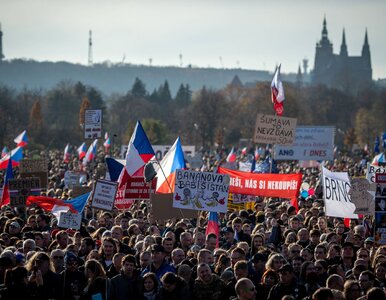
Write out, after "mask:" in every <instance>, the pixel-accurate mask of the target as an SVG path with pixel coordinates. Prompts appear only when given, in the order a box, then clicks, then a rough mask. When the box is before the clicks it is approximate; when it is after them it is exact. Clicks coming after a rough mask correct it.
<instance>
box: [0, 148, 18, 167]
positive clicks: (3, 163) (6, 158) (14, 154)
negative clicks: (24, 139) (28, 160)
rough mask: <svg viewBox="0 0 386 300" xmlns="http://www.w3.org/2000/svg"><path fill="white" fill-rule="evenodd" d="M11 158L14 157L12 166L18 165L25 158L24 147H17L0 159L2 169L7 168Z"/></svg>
mask: <svg viewBox="0 0 386 300" xmlns="http://www.w3.org/2000/svg"><path fill="white" fill-rule="evenodd" d="M10 158H12V167H17V166H18V165H19V161H20V160H21V159H22V158H23V148H22V147H16V148H15V149H13V150H12V151H11V152H9V153H8V154H6V155H5V156H4V157H3V158H2V159H0V169H5V168H7V166H8V161H9V160H10Z"/></svg>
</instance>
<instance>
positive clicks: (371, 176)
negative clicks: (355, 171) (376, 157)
mask: <svg viewBox="0 0 386 300" xmlns="http://www.w3.org/2000/svg"><path fill="white" fill-rule="evenodd" d="M376 174H386V168H385V167H380V166H374V165H371V164H368V165H367V172H366V179H367V180H368V181H369V182H370V183H375V175H376Z"/></svg>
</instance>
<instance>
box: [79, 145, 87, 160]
mask: <svg viewBox="0 0 386 300" xmlns="http://www.w3.org/2000/svg"><path fill="white" fill-rule="evenodd" d="M86 149H87V148H86V143H82V145H80V146H79V148H78V149H76V151H77V152H78V156H79V159H82V158H84V157H85V156H86Z"/></svg>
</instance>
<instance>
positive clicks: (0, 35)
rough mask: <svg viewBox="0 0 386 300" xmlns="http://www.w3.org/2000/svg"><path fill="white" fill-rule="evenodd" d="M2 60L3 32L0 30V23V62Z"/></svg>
mask: <svg viewBox="0 0 386 300" xmlns="http://www.w3.org/2000/svg"><path fill="white" fill-rule="evenodd" d="M3 59H4V53H3V31H2V30H1V23H0V61H2V60H3Z"/></svg>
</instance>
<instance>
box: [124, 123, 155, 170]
mask: <svg viewBox="0 0 386 300" xmlns="http://www.w3.org/2000/svg"><path fill="white" fill-rule="evenodd" d="M154 155H155V153H154V150H153V147H152V146H151V144H150V141H149V139H148V138H147V135H146V133H145V131H144V130H143V127H142V125H141V122H140V121H137V124H136V125H135V128H134V132H133V135H132V136H131V138H130V141H129V145H128V147H127V153H126V171H127V173H128V174H129V175H130V176H143V168H144V166H145V164H146V163H147V162H148V161H149V160H150V159H151V158H152V157H153V156H154Z"/></svg>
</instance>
